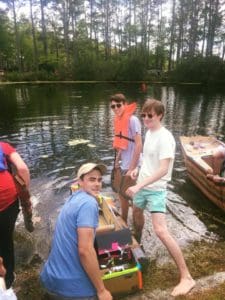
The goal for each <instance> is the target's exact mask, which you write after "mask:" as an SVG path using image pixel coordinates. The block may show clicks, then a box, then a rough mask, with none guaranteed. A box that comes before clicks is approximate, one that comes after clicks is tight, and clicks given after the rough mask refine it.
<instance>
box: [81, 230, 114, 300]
mask: <svg viewBox="0 0 225 300" xmlns="http://www.w3.org/2000/svg"><path fill="white" fill-rule="evenodd" d="M77 231H78V251H79V256H80V261H81V264H82V266H83V268H84V269H85V271H86V273H87V274H88V276H89V278H90V280H91V282H92V283H93V285H94V286H95V288H96V290H97V295H98V299H99V300H111V299H112V296H111V294H110V292H109V291H108V290H106V288H105V286H104V283H103V280H102V279H101V273H100V269H99V264H98V259H97V255H96V252H95V249H94V246H93V238H94V229H93V228H87V227H85V228H84V227H80V228H78V230H77Z"/></svg>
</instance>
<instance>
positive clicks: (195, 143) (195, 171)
mask: <svg viewBox="0 0 225 300" xmlns="http://www.w3.org/2000/svg"><path fill="white" fill-rule="evenodd" d="M180 142H181V148H182V152H183V156H184V162H185V166H186V168H187V172H188V176H189V178H190V179H191V181H192V182H193V183H194V184H195V185H196V186H197V187H198V188H199V189H200V190H201V191H202V193H203V194H204V195H205V196H206V197H207V198H208V199H209V200H211V201H212V202H213V203H214V204H216V205H217V206H218V207H220V208H221V209H222V210H224V211H225V184H224V183H218V182H215V181H214V180H209V179H208V178H207V176H206V175H207V174H215V175H216V174H220V169H221V165H222V160H219V159H216V158H214V157H213V151H214V150H215V149H216V148H218V147H219V146H224V147H225V145H224V144H223V143H222V142H221V141H219V140H217V139H216V138H215V137H213V136H190V137H187V136H181V137H180Z"/></svg>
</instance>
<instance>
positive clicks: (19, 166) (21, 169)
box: [9, 152, 30, 188]
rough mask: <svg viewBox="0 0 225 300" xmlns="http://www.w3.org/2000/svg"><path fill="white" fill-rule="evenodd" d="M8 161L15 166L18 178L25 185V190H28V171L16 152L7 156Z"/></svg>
mask: <svg viewBox="0 0 225 300" xmlns="http://www.w3.org/2000/svg"><path fill="white" fill-rule="evenodd" d="M9 160H10V161H11V162H12V163H13V164H14V165H15V167H16V170H17V172H18V174H19V176H20V177H21V178H22V179H23V180H24V182H25V183H26V186H27V188H29V185H30V171H29V169H28V167H27V165H26V164H25V162H24V161H23V159H22V158H21V156H20V155H19V153H17V152H13V153H11V154H10V155H9Z"/></svg>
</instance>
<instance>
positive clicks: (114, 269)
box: [71, 183, 148, 295]
mask: <svg viewBox="0 0 225 300" xmlns="http://www.w3.org/2000/svg"><path fill="white" fill-rule="evenodd" d="M78 188H79V186H78V185H77V183H74V184H72V185H71V191H72V192H75V191H76V190H77V189H78ZM98 203H99V227H98V228H97V230H96V238H95V249H96V253H97V256H98V261H99V267H100V270H101V273H102V279H103V281H104V284H105V287H106V288H107V289H108V290H109V291H110V292H111V293H112V294H113V295H117V294H129V293H132V292H136V291H138V290H140V289H142V287H143V283H142V271H143V268H144V267H145V266H146V265H147V263H148V259H147V257H146V256H145V253H144V252H143V250H142V248H141V247H140V245H139V244H138V243H137V241H136V240H135V238H134V237H133V236H132V234H131V231H130V229H129V228H128V226H127V224H126V223H125V222H124V221H123V219H122V218H121V216H120V214H119V213H118V211H117V210H116V208H115V206H114V204H113V199H112V198H111V197H107V196H103V195H99V197H98Z"/></svg>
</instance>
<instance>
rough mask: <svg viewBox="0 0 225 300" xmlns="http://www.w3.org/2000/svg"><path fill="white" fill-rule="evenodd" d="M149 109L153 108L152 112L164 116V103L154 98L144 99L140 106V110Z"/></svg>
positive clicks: (148, 110) (147, 110)
mask: <svg viewBox="0 0 225 300" xmlns="http://www.w3.org/2000/svg"><path fill="white" fill-rule="evenodd" d="M151 110H154V112H155V113H156V114H157V116H159V115H162V117H161V120H162V118H163V117H164V113H165V107H164V104H163V103H162V102H161V101H159V100H155V99H146V101H145V103H144V105H143V107H142V112H147V113H148V112H150V111H151Z"/></svg>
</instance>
